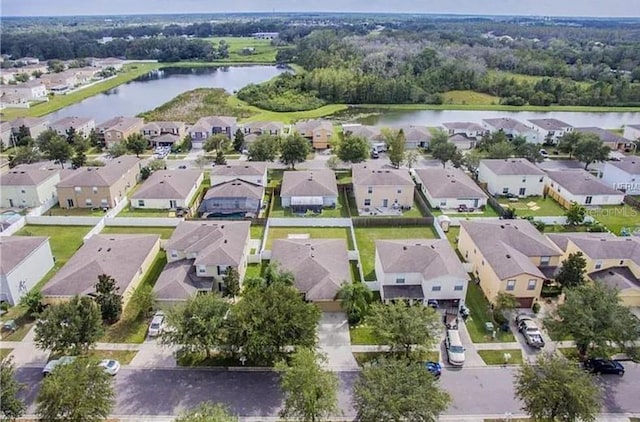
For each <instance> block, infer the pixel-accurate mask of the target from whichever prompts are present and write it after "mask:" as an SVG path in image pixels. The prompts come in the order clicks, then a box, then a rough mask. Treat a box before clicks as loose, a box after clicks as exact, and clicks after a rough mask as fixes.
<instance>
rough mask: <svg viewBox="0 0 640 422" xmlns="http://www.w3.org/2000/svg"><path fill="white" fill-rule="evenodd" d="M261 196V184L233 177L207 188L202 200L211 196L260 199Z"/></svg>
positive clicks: (262, 189)
mask: <svg viewBox="0 0 640 422" xmlns="http://www.w3.org/2000/svg"><path fill="white" fill-rule="evenodd" d="M263 196H264V187H263V186H260V185H256V184H255V183H249V182H247V181H245V180H242V179H234V180H229V181H227V182H224V183H220V184H217V185H215V186H213V187H211V188H209V190H207V193H206V194H205V195H204V198H203V200H205V199H211V198H251V199H257V200H262V197H263Z"/></svg>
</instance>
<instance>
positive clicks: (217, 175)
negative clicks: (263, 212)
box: [210, 161, 267, 186]
mask: <svg viewBox="0 0 640 422" xmlns="http://www.w3.org/2000/svg"><path fill="white" fill-rule="evenodd" d="M210 178H211V186H215V185H219V184H220V183H225V182H229V181H231V180H236V179H240V180H244V181H245V182H249V183H253V184H255V185H260V186H267V163H265V162H264V161H243V162H241V163H236V164H225V165H218V166H215V167H214V168H213V169H211V176H210Z"/></svg>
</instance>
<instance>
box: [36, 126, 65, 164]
mask: <svg viewBox="0 0 640 422" xmlns="http://www.w3.org/2000/svg"><path fill="white" fill-rule="evenodd" d="M38 148H39V149H40V152H42V153H43V154H44V155H45V156H46V157H47V158H48V159H49V160H54V161H56V162H57V163H60V165H61V166H62V167H63V168H64V163H65V162H66V161H67V160H69V159H70V158H71V156H72V155H73V148H72V146H71V145H70V144H69V143H68V142H67V140H66V139H65V138H63V137H62V136H60V135H58V134H57V133H56V132H55V131H53V130H51V129H50V130H46V131H44V132H42V133H41V134H40V135H38Z"/></svg>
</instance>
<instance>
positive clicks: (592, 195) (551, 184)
mask: <svg viewBox="0 0 640 422" xmlns="http://www.w3.org/2000/svg"><path fill="white" fill-rule="evenodd" d="M545 192H546V193H547V195H549V196H550V197H551V198H553V199H554V200H556V201H557V202H558V203H559V204H560V205H562V206H563V207H565V208H569V207H570V206H571V203H572V202H576V203H578V204H581V205H586V206H590V205H620V204H622V201H623V200H624V193H622V192H620V191H619V190H616V189H614V187H613V186H610V185H607V184H606V183H604V182H603V181H602V180H601V179H598V178H596V177H595V176H594V175H592V174H591V173H589V172H587V171H585V170H583V169H564V170H547V177H546V178H545Z"/></svg>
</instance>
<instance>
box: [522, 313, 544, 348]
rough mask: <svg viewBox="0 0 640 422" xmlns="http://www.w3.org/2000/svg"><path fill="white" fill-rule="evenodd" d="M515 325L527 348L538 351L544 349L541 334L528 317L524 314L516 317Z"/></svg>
mask: <svg viewBox="0 0 640 422" xmlns="http://www.w3.org/2000/svg"><path fill="white" fill-rule="evenodd" d="M516 325H517V326H518V331H520V333H521V334H522V336H523V337H524V340H525V341H526V342H527V344H528V345H529V346H531V347H536V348H539V349H541V348H543V347H544V339H543V338H542V333H541V332H540V329H539V328H538V326H537V325H536V323H535V322H534V321H533V319H532V318H531V317H530V316H528V315H524V314H518V315H516Z"/></svg>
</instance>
